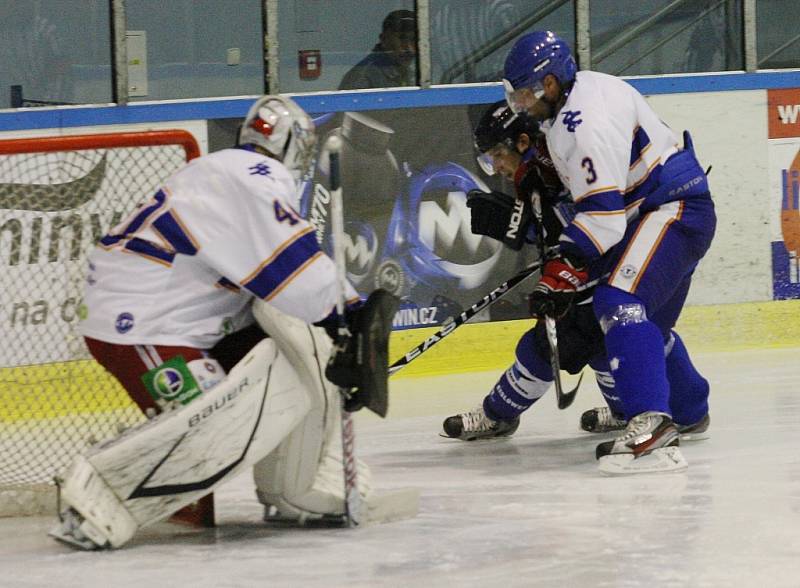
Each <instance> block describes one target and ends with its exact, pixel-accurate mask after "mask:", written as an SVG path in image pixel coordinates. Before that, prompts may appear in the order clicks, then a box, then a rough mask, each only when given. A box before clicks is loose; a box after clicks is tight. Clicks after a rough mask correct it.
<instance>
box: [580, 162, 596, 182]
mask: <svg viewBox="0 0 800 588" xmlns="http://www.w3.org/2000/svg"><path fill="white" fill-rule="evenodd" d="M581 167H582V168H583V169H585V170H586V173H587V176H586V183H587V184H594V183H595V182H596V181H597V172H596V171H594V162H593V161H592V158H591V157H584V158H583V161H581Z"/></svg>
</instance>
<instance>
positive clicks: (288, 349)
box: [253, 301, 370, 521]
mask: <svg viewBox="0 0 800 588" xmlns="http://www.w3.org/2000/svg"><path fill="white" fill-rule="evenodd" d="M253 314H254V315H255V317H256V320H257V321H258V323H259V325H261V327H262V328H263V329H264V330H265V331H266V332H268V333H269V334H270V336H271V337H272V338H273V339H274V340H275V342H276V344H277V345H278V347H279V348H280V350H281V352H282V353H283V354H284V355H285V356H286V357H287V358H288V359H289V360H290V361H291V362H292V365H293V366H294V367H295V371H296V372H297V373H298V375H299V376H300V378H301V380H302V382H303V385H304V387H305V388H306V389H307V390H309V391H310V392H311V396H312V406H311V409H310V411H309V413H308V415H307V416H306V417H305V418H304V419H303V421H302V422H301V423H300V425H298V427H297V428H296V429H295V430H294V431H293V432H292V434H291V435H289V437H288V438H287V439H285V440H284V441H283V442H282V443H281V444H280V445H279V446H278V448H276V449H275V451H273V452H272V453H271V454H270V455H268V456H267V457H265V458H264V459H262V460H261V461H259V462H258V463H257V464H256V465H255V466H254V467H253V479H254V481H255V483H256V495H257V496H258V499H259V501H260V502H261V503H263V504H264V505H265V506H267V509H268V510H270V509H269V507H270V506H274V507H275V509H277V511H278V513H279V514H278V515H276V516H275V517H271V520H274V519H276V518H277V519H279V520H284V519H289V520H293V521H298V520H299V521H306V520H314V519H319V518H322V517H328V516H333V517H340V516H342V515H343V514H344V492H343V489H344V479H343V468H342V450H341V440H340V438H341V416H340V410H341V409H340V403H341V395H340V394H339V391H338V389H337V388H336V386H334V385H333V383H331V382H330V381H329V380H327V379H326V378H325V377H324V375H323V372H324V369H325V365H326V364H327V362H328V359H329V357H330V355H331V340H330V337H328V335H327V334H326V333H325V331H324V329H321V328H319V327H311V326H309V325H307V324H306V323H303V322H302V321H299V320H298V319H295V318H293V317H290V316H287V315H285V314H283V313H281V312H280V311H278V310H277V309H275V308H274V307H272V306H270V305H269V304H267V303H265V302H262V301H255V302H254V304H253ZM358 482H359V491H360V493H361V494H362V496H366V495H368V494H369V488H370V483H369V471H368V469H367V467H366V465H365V464H363V463H360V464H359V470H358Z"/></svg>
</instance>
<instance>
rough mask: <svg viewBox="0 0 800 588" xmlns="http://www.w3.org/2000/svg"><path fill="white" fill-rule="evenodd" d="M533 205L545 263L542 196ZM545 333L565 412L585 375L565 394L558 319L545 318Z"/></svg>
mask: <svg viewBox="0 0 800 588" xmlns="http://www.w3.org/2000/svg"><path fill="white" fill-rule="evenodd" d="M531 200H532V204H533V216H534V217H536V224H537V225H539V226H538V227H536V229H537V230H536V233H537V240H538V242H539V259H540V260H541V261H542V263H544V259H545V255H546V254H547V251H546V247H545V243H544V223H542V196H541V195H540V194H539V193H538V192H535V193H534V195H533V197H532V198H531ZM544 326H545V331H546V332H547V343H548V344H549V346H550V368H551V369H552V371H553V383H554V384H555V386H556V402H557V404H558V408H560V409H561V410H564V409H565V408H567V407H568V406H569V405H570V404H572V402H573V401H574V400H575V395H576V394H577V393H578V387H580V385H581V380H582V379H583V375H581V377H580V378H578V384H577V385H576V386H575V387H574V388H573V389H572V390H570V391H569V392H564V388H563V387H562V386H561V362H560V361H559V358H558V334H557V331H556V319H555V318H554V317H553V316H552V315H550V314H546V315H545V317H544Z"/></svg>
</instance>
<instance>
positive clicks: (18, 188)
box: [0, 130, 200, 516]
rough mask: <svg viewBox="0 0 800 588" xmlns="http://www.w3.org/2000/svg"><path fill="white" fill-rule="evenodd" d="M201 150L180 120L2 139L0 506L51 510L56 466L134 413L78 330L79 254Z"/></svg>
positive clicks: (0, 512) (10, 510)
mask: <svg viewBox="0 0 800 588" xmlns="http://www.w3.org/2000/svg"><path fill="white" fill-rule="evenodd" d="M199 155H200V148H199V147H198V144H197V141H196V140H195V138H194V136H193V135H192V134H191V133H189V132H187V131H184V130H155V131H153V130H150V131H141V132H139V131H130V132H118V133H98V134H87V135H59V136H49V137H32V138H15V139H4V140H0V260H1V261H0V263H2V268H0V324H1V325H2V326H1V327H0V332H2V333H3V337H2V339H1V340H0V516H16V515H24V514H36V513H40V512H43V511H46V510H48V509H52V511H51V512H55V491H54V485H53V478H54V476H55V475H56V474H57V473H59V472H60V471H62V470H63V469H64V467H65V466H66V465H67V464H68V463H69V461H70V460H71V459H72V457H73V456H74V455H76V454H77V453H79V452H80V451H82V450H84V449H85V448H86V447H88V446H89V445H91V444H92V443H95V442H97V441H100V440H102V439H105V438H108V437H112V436H115V435H116V434H118V432H119V431H120V430H121V429H123V428H126V427H129V426H131V425H132V424H135V423H137V422H139V421H141V420H142V419H143V417H142V415H141V414H140V412H139V411H138V409H137V408H136V407H135V405H134V404H133V403H132V402H131V401H130V400H129V399H128V397H127V395H126V394H125V392H124V391H123V390H122V388H121V387H120V386H119V385H118V384H117V382H116V381H115V380H113V378H111V377H110V376H109V375H108V374H107V373H106V372H105V371H104V370H103V369H102V368H100V366H99V365H97V363H96V362H94V361H93V360H91V359H90V356H89V354H88V351H87V350H86V348H85V345H84V344H83V339H82V337H81V336H80V335H79V334H78V333H77V330H76V324H77V322H78V318H79V316H80V313H81V312H82V310H81V295H82V290H83V281H84V276H85V265H86V255H87V254H88V252H89V251H90V250H91V248H92V246H93V245H94V243H95V242H96V241H97V240H98V239H99V238H100V237H102V236H103V235H104V234H105V233H106V232H107V231H108V230H109V229H110V228H111V227H112V226H114V225H116V224H117V223H118V222H120V220H121V219H123V218H124V217H125V216H127V214H128V213H130V212H131V211H132V210H134V209H135V208H136V207H137V206H138V205H139V204H141V203H142V202H145V201H147V200H149V199H150V198H151V197H152V194H153V193H154V192H155V190H156V189H157V188H158V187H159V186H160V185H161V183H162V182H163V181H164V180H165V179H166V178H167V177H168V176H169V175H171V174H172V173H173V172H175V171H176V170H177V169H179V168H180V167H182V166H183V165H185V164H186V162H187V161H189V160H191V159H193V158H195V157H198V156H199Z"/></svg>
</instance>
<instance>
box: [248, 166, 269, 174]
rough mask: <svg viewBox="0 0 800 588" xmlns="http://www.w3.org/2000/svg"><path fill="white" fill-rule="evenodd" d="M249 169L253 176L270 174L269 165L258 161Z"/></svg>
mask: <svg viewBox="0 0 800 588" xmlns="http://www.w3.org/2000/svg"><path fill="white" fill-rule="evenodd" d="M247 169H249V170H250V175H251V176H268V175H269V174H270V171H269V166H268V165H267V164H266V163H257V164H255V165H251V166H250V167H248V168H247Z"/></svg>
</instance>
